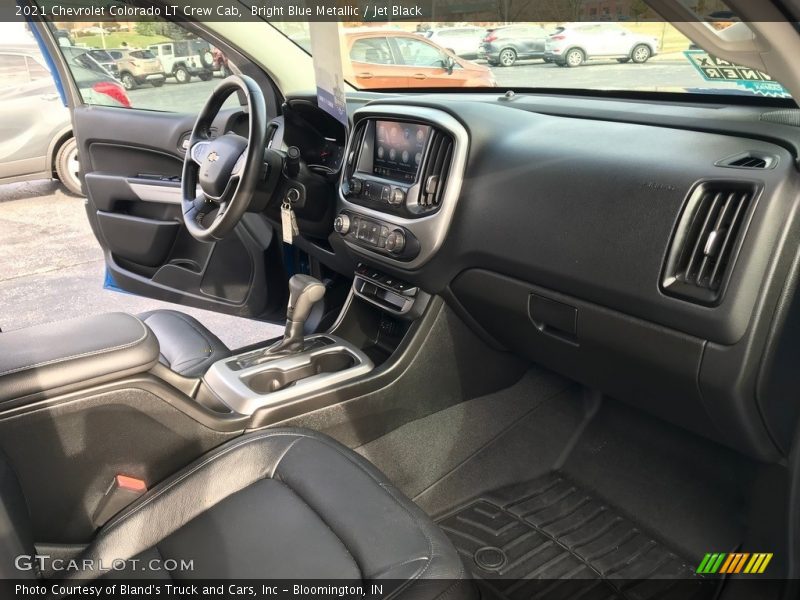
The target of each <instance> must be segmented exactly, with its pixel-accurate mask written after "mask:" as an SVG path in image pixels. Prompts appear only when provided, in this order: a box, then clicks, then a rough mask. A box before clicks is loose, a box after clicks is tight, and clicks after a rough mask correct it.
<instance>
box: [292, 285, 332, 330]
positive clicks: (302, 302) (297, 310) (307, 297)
mask: <svg viewBox="0 0 800 600" xmlns="http://www.w3.org/2000/svg"><path fill="white" fill-rule="evenodd" d="M324 295H325V286H324V285H323V283H322V282H321V281H320V280H319V279H315V278H314V277H311V275H293V276H292V278H291V279H290V280H289V306H288V308H287V309H286V320H287V321H295V322H298V321H299V322H301V323H305V322H306V319H308V315H309V314H311V309H312V308H313V307H314V305H315V304H316V303H317V302H319V301H320V300H322V297H323V296H324Z"/></svg>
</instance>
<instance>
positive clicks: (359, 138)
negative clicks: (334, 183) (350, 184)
mask: <svg viewBox="0 0 800 600" xmlns="http://www.w3.org/2000/svg"><path fill="white" fill-rule="evenodd" d="M366 132H367V120H366V119H363V120H362V121H360V122H359V123H358V125H356V127H355V129H354V130H353V141H352V143H351V144H350V154H348V155H347V165H346V166H345V176H346V178H347V179H348V180H349V179H350V178H351V177H352V176H353V172H354V171H355V170H356V167H357V166H358V155H359V152H361V147H362V146H363V144H364V135H365V134H366Z"/></svg>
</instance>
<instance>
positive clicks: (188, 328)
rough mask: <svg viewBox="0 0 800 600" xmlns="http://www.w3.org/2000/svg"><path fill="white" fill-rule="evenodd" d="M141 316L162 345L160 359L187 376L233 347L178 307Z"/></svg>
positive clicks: (200, 371)
mask: <svg viewBox="0 0 800 600" xmlns="http://www.w3.org/2000/svg"><path fill="white" fill-rule="evenodd" d="M138 317H139V318H140V319H141V320H142V321H144V323H145V324H146V325H147V326H148V327H149V328H150V329H151V330H152V331H153V333H154V334H155V336H156V338H157V339H158V343H159V345H160V346H161V356H159V362H161V364H163V365H165V366H167V367H169V368H170V369H172V370H173V371H175V372H176V373H178V374H180V375H183V376H185V377H200V376H201V375H203V374H204V373H205V372H206V371H207V370H208V368H209V367H210V366H211V365H212V364H214V363H215V362H216V361H218V360H219V359H221V358H225V357H226V356H229V355H230V350H228V348H227V347H226V346H225V344H223V343H222V342H221V341H220V340H219V338H218V337H217V336H215V335H214V334H213V333H211V332H210V331H209V330H208V329H206V328H205V327H203V325H201V324H200V322H199V321H198V320H197V319H195V318H194V317H190V316H189V315H187V314H185V313H182V312H178V311H175V310H153V311H150V312H146V313H142V314H140V315H138Z"/></svg>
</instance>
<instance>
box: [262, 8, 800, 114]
mask: <svg viewBox="0 0 800 600" xmlns="http://www.w3.org/2000/svg"><path fill="white" fill-rule="evenodd" d="M596 16H597V17H598V19H603V20H597V21H580V22H564V21H552V22H525V23H513V24H507V23H497V22H491V21H487V22H460V23H452V22H414V21H401V22H394V23H353V22H344V23H339V36H340V45H341V48H342V55H343V58H344V61H343V62H344V63H345V64H344V65H343V66H344V75H345V79H346V80H347V81H348V82H349V83H350V84H351V85H352V86H353V87H355V88H357V89H398V88H428V89H431V88H487V87H500V88H503V89H504V90H508V89H512V90H514V89H531V88H537V89H579V90H615V91H632V92H673V93H684V94H685V93H693V94H720V95H747V96H760V97H773V98H787V97H789V94H788V92H787V91H786V90H785V89H784V88H783V87H782V86H781V85H780V84H779V83H777V82H775V81H774V80H772V78H771V77H770V76H769V75H768V74H766V73H763V72H760V71H757V70H755V69H752V68H749V67H744V66H741V65H735V64H732V63H730V62H727V61H724V60H721V59H718V58H717V57H714V56H712V55H709V54H708V53H707V52H705V51H704V50H702V49H701V48H699V47H698V46H696V45H695V44H694V43H692V41H691V40H689V38H687V37H686V36H685V35H683V34H682V33H681V32H680V31H679V30H678V29H677V28H676V27H674V26H673V25H672V24H670V23H667V22H663V21H654V20H651V21H644V20H642V21H640V22H636V21H628V20H624V21H617V22H614V21H610V20H608V18H609V17H608V15H604V14H597V15H596ZM270 22H271V24H272V25H273V26H275V27H276V28H277V29H278V30H279V31H281V33H283V34H284V35H285V36H286V37H288V38H289V39H290V40H292V41H293V42H294V43H295V44H297V45H298V46H299V47H301V48H302V49H303V50H305V51H306V52H308V53H309V54H311V53H312V46H311V35H310V32H309V25H308V23H303V22H275V21H270ZM706 23H707V26H708V27H709V28H710V29H712V30H713V31H718V32H719V31H724V30H726V29H728V28H730V27H735V28H747V25H746V24H745V23H741V22H737V21H735V20H734V19H733V17H731V16H730V14H729V13H726V15H725V16H724V18H723V17H720V16H719V15H718V14H716V13H715V15H714V17H713V18H712V17H709V18H708V19H706ZM747 34H749V30H747Z"/></svg>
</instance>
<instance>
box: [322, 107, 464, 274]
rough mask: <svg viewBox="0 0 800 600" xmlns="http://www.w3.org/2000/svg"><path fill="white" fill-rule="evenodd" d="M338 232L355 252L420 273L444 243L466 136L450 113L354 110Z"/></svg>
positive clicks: (411, 109) (460, 177)
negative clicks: (417, 270) (419, 268)
mask: <svg viewBox="0 0 800 600" xmlns="http://www.w3.org/2000/svg"><path fill="white" fill-rule="evenodd" d="M354 122H355V126H354V128H353V134H352V135H351V136H350V142H349V145H348V149H347V153H346V162H345V167H344V169H343V172H342V180H341V182H340V186H339V213H338V216H337V217H336V221H335V223H334V229H335V230H336V232H337V233H338V234H339V235H341V236H342V238H343V240H344V242H345V243H346V244H347V246H348V247H349V248H350V249H351V250H353V251H354V252H355V253H356V254H358V255H360V256H364V257H369V258H372V259H375V260H377V261H378V262H381V263H383V264H387V265H393V266H397V267H401V268H404V269H415V268H418V267H419V266H421V265H423V264H424V263H425V262H427V261H428V260H430V258H431V257H432V256H433V255H434V254H435V252H436V251H437V250H438V249H439V247H440V246H441V245H442V242H443V241H444V237H445V235H446V233H447V230H448V228H449V226H450V222H451V221H452V218H453V214H454V211H455V205H456V202H457V200H458V196H459V193H460V190H461V183H462V180H463V176H464V168H465V165H466V158H467V146H468V137H467V132H466V130H465V129H464V127H463V126H462V125H461V124H460V123H459V122H458V121H457V120H456V119H454V118H453V117H452V116H451V115H449V114H447V113H445V112H443V111H439V110H436V109H430V108H422V107H411V106H399V105H398V106H383V105H377V106H370V107H367V108H363V109H360V110H358V111H356V113H355V115H354Z"/></svg>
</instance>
